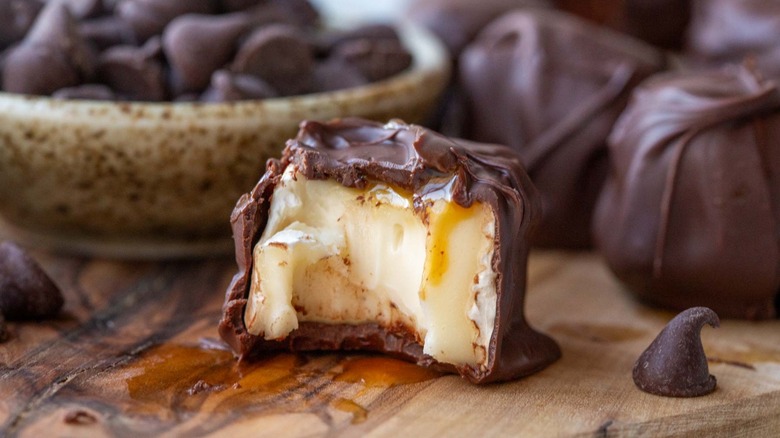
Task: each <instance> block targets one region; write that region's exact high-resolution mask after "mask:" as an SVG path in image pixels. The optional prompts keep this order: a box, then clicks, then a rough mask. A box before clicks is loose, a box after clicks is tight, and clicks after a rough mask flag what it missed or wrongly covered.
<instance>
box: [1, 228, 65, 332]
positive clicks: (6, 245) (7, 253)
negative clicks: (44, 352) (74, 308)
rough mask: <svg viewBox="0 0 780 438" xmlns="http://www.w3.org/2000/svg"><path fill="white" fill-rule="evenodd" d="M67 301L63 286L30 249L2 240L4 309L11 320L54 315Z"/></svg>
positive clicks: (2, 294)
mask: <svg viewBox="0 0 780 438" xmlns="http://www.w3.org/2000/svg"><path fill="white" fill-rule="evenodd" d="M63 304H64V299H63V298H62V293H61V292H60V289H59V288H58V287H57V285H56V284H54V282H52V280H51V279H50V278H49V276H48V275H46V273H45V272H44V271H43V269H42V268H41V267H40V265H38V263H37V262H36V261H35V260H34V259H33V258H32V257H30V255H29V254H27V252H26V251H24V250H23V249H22V248H20V247H19V246H18V245H16V244H14V243H12V242H2V243H0V313H2V314H3V315H4V316H5V318H6V319H7V320H9V321H17V320H29V319H45V318H51V317H53V316H55V315H57V313H59V311H60V309H61V308H62V305H63Z"/></svg>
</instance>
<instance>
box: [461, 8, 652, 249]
mask: <svg viewBox="0 0 780 438" xmlns="http://www.w3.org/2000/svg"><path fill="white" fill-rule="evenodd" d="M664 67H665V60H664V57H663V55H662V54H661V53H660V52H658V51H656V50H654V49H653V48H651V47H650V46H646V45H644V44H642V43H641V42H638V41H635V40H632V39H629V38H628V37H624V36H621V35H620V34H617V33H614V32H611V31H608V30H605V29H601V28H598V27H596V26H593V25H591V24H589V23H587V22H585V21H582V20H579V19H577V18H576V17H573V16H570V15H565V14H560V13H557V12H554V11H546V10H534V11H531V10H528V11H519V12H518V11H516V12H512V13H510V14H507V15H504V16H503V17H501V18H499V19H498V20H496V21H494V22H493V23H491V24H490V25H489V26H488V27H487V28H485V29H484V30H483V32H482V33H481V34H480V37H479V38H478V39H477V40H476V41H474V43H473V44H471V45H470V46H469V47H468V48H467V49H466V50H465V51H464V52H463V55H462V56H461V58H460V83H461V86H462V91H463V94H464V99H465V102H466V103H465V105H466V111H467V113H468V116H467V118H468V122H467V124H466V127H467V133H466V136H467V137H468V138H470V139H473V140H477V141H484V142H490V143H500V144H506V145H508V146H510V147H511V148H513V149H514V150H516V151H517V152H518V153H519V154H520V156H521V157H522V159H523V163H524V164H525V166H526V169H528V173H529V174H530V175H531V179H532V180H533V181H534V184H535V185H536V187H537V188H538V189H539V192H540V193H541V195H542V221H541V224H540V226H539V227H538V228H537V230H536V232H535V234H534V236H533V237H532V243H533V244H534V245H538V246H546V247H565V248H583V247H587V246H589V245H590V242H591V238H590V218H591V215H592V211H593V206H594V204H595V202H596V198H597V196H598V193H599V191H600V189H601V186H602V183H603V181H604V178H605V176H606V166H607V158H606V154H607V146H606V139H607V136H608V135H609V132H610V131H611V129H612V126H613V124H614V122H615V121H616V120H617V118H618V116H619V115H620V113H621V112H622V111H623V109H624V108H625V106H626V103H627V101H628V97H629V95H630V92H631V90H632V89H633V88H634V87H635V86H636V85H637V84H638V83H639V82H640V81H641V80H643V79H644V78H646V77H648V76H649V75H651V74H653V73H655V72H658V71H659V70H661V69H663V68H664Z"/></svg>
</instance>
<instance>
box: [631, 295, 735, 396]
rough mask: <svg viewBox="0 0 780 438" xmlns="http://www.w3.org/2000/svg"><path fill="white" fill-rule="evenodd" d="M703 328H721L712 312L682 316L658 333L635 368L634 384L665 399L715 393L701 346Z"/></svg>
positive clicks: (687, 312)
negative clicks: (706, 325) (705, 326)
mask: <svg viewBox="0 0 780 438" xmlns="http://www.w3.org/2000/svg"><path fill="white" fill-rule="evenodd" d="M704 324H709V325H710V326H712V327H719V326H720V319H718V315H717V314H715V312H713V311H712V310H711V309H708V308H706V307H694V308H691V309H688V310H685V311H683V312H681V313H680V314H679V315H677V316H675V317H674V319H672V320H671V321H669V323H668V324H667V325H666V327H664V329H663V330H661V333H659V334H658V337H656V338H655V340H654V341H653V342H652V343H651V344H650V346H649V347H647V350H645V351H644V352H643V353H642V355H641V356H639V359H637V361H636V364H635V365H634V371H633V378H634V384H636V386H637V387H638V388H639V389H641V390H642V391H645V392H649V393H650V394H655V395H663V396H666V397H699V396H702V395H707V394H709V393H711V392H712V391H714V390H715V386H716V384H717V382H716V380H715V376H712V375H710V369H709V366H708V365H707V356H706V355H705V354H704V347H703V346H702V345H701V329H702V328H703V327H704Z"/></svg>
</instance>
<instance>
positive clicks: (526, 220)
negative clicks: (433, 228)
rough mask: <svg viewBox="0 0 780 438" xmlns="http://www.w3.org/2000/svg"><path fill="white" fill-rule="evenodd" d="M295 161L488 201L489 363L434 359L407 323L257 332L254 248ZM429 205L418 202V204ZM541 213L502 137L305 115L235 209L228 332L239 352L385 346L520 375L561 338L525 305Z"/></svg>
mask: <svg viewBox="0 0 780 438" xmlns="http://www.w3.org/2000/svg"><path fill="white" fill-rule="evenodd" d="M288 166H295V167H296V168H297V169H298V170H299V171H300V172H302V173H303V175H304V176H305V177H306V178H308V179H318V180H323V179H327V180H333V181H336V182H338V183H340V184H342V185H344V186H346V187H355V188H364V187H366V186H367V185H369V184H372V183H376V182H381V183H386V184H391V185H393V186H396V187H399V188H401V189H404V190H407V191H410V192H412V193H414V194H415V197H417V196H419V195H420V194H421V192H422V191H424V190H425V189H426V187H430V186H429V183H430V182H431V181H435V180H440V179H441V178H443V177H446V178H452V177H454V178H455V183H454V184H452V189H451V190H452V199H453V201H454V202H456V203H457V204H459V205H461V206H464V207H468V206H470V205H472V203H474V202H482V203H485V204H487V205H489V206H490V207H491V209H492V210H493V213H494V215H495V217H496V240H495V250H494V251H495V252H494V257H493V261H492V264H493V269H494V271H495V272H497V273H499V275H498V280H497V281H498V284H497V285H496V286H497V294H498V298H497V299H498V303H497V307H498V310H497V315H496V323H495V327H494V330H493V337H492V339H491V341H490V348H489V352H488V362H487V367H486V368H484V369H480V368H479V367H471V366H462V367H454V366H452V365H449V364H443V363H438V362H436V361H435V360H434V359H433V358H431V357H430V356H427V355H425V354H423V352H422V346H421V345H420V344H419V343H417V342H416V338H415V336H414V335H413V334H411V333H409V332H408V331H407V330H405V329H403V330H402V329H396V330H393V329H390V328H386V327H381V326H378V325H375V324H363V325H356V326H352V325H327V324H316V323H309V322H303V323H301V324H300V327H299V328H298V329H297V330H294V331H293V332H292V333H291V334H290V335H289V336H288V337H287V338H286V339H285V340H282V341H267V340H264V339H262V338H260V337H256V336H253V335H251V334H249V333H248V332H247V331H246V328H245V325H244V319H243V315H244V308H245V305H246V302H247V294H248V291H249V284H248V282H249V275H250V273H251V269H252V250H253V247H254V245H255V243H256V242H257V241H258V239H259V237H260V234H261V233H262V230H263V228H264V226H265V223H266V221H267V219H268V208H269V203H270V199H271V197H272V196H273V191H274V187H275V185H276V184H277V183H278V181H279V180H280V178H281V175H282V173H283V172H284V170H285V169H286V168H287V167H288ZM423 208H424V206H423V205H420V203H418V202H415V209H423ZM537 214H538V198H537V195H536V193H535V191H534V188H533V185H532V184H531V182H530V180H529V179H528V176H527V175H526V173H525V171H524V170H523V168H522V166H521V164H520V162H519V160H518V159H517V157H516V155H515V154H514V153H513V152H512V151H511V150H508V149H507V148H505V147H502V146H497V145H487V144H472V143H468V142H456V141H453V140H450V139H448V138H446V137H443V136H441V135H439V134H436V133H434V132H432V131H429V130H427V129H425V128H422V127H419V126H415V125H406V124H403V123H401V122H391V123H389V124H388V125H381V124H378V123H374V122H369V121H365V120H360V119H344V120H335V121H332V122H329V123H319V122H303V123H302V124H301V130H300V132H299V133H298V136H297V138H296V139H294V140H290V141H289V142H288V143H287V148H286V149H285V151H284V154H283V157H282V159H281V160H270V161H269V162H268V165H267V171H266V173H265V175H264V176H263V177H262V179H261V180H260V182H259V183H258V185H257V186H256V187H255V188H254V189H253V190H252V191H251V192H250V193H248V194H246V195H244V196H243V197H242V198H241V199H240V200H239V201H238V204H237V205H236V209H235V210H234V212H233V215H232V217H231V222H232V224H233V235H234V238H235V243H236V261H237V263H238V267H239V272H238V274H236V276H235V277H234V278H233V281H232V283H231V285H230V287H229V288H228V291H227V296H226V302H225V306H224V312H225V314H224V317H223V319H222V321H221V322H220V326H219V330H220V334H221V335H222V338H223V339H225V341H227V342H228V344H230V345H231V346H232V347H233V349H234V350H235V351H236V352H237V353H238V354H239V355H240V356H241V357H245V356H250V355H252V354H255V353H259V352H262V351H266V350H277V349H289V350H292V351H307V350H369V351H381V352H385V353H388V354H391V355H395V356H398V357H401V358H404V359H406V360H410V361H413V362H416V363H418V364H420V365H423V366H430V367H433V368H435V369H439V370H445V371H449V372H458V373H460V374H461V375H462V376H464V377H465V378H468V379H469V380H471V381H472V382H475V383H487V382H493V381H502V380H509V379H513V378H517V377H520V376H524V375H528V374H531V373H533V372H535V371H538V370H540V369H541V368H543V367H545V366H547V365H548V364H549V363H551V362H552V361H554V360H555V359H557V358H558V357H559V356H560V350H559V349H558V346H557V345H556V344H555V342H554V341H553V340H552V339H550V338H548V337H547V336H545V335H542V334H540V333H538V332H536V331H534V330H533V329H532V328H531V327H529V325H528V324H527V322H526V321H525V316H524V312H523V308H524V307H523V306H524V295H525V284H526V259H527V254H528V249H529V247H528V244H527V237H528V233H529V231H530V228H531V226H532V225H533V224H534V222H535V220H536V215H537Z"/></svg>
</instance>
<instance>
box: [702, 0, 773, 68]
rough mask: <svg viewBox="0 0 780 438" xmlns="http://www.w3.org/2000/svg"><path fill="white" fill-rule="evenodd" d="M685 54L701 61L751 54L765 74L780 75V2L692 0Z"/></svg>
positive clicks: (715, 61)
mask: <svg viewBox="0 0 780 438" xmlns="http://www.w3.org/2000/svg"><path fill="white" fill-rule="evenodd" d="M694 5H695V7H694V12H693V18H692V20H691V26H690V31H689V33H688V41H687V51H688V55H690V56H691V57H693V58H694V60H695V61H697V62H698V63H700V64H704V65H705V66H707V65H710V66H711V65H717V64H725V63H739V62H742V61H743V59H744V58H745V57H748V56H749V57H752V58H753V59H754V60H755V61H756V63H757V65H758V67H759V68H760V70H761V71H762V73H764V74H765V75H766V76H767V77H771V78H780V2H777V1H770V0H707V1H701V0H700V1H697V2H695V3H694Z"/></svg>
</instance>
